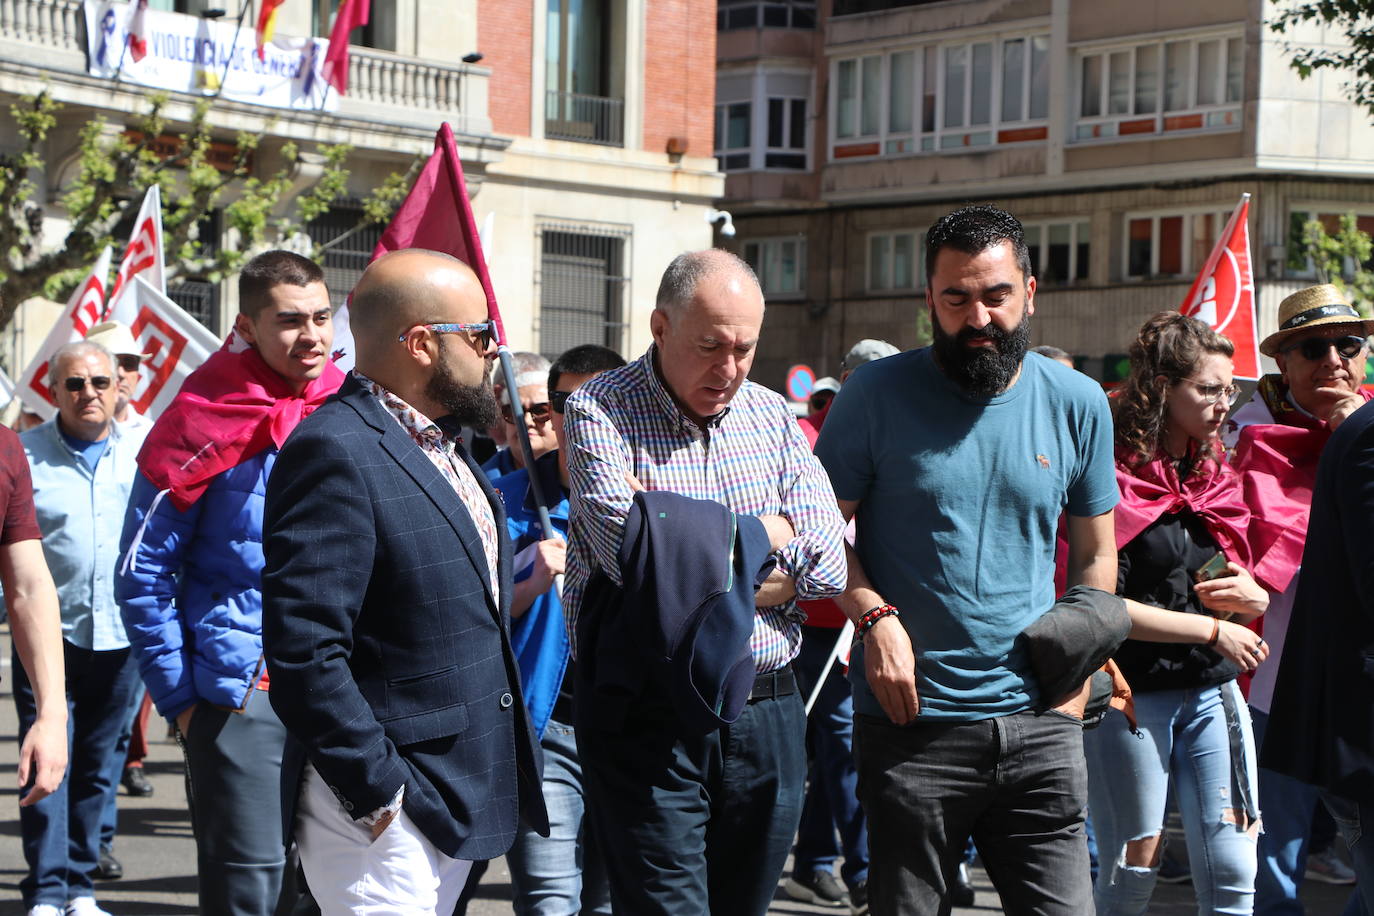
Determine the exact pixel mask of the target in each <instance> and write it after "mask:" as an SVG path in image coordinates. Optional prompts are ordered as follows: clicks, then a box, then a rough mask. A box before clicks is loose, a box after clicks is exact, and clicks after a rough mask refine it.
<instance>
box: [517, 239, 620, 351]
mask: <svg viewBox="0 0 1374 916" xmlns="http://www.w3.org/2000/svg"><path fill="white" fill-rule="evenodd" d="M538 235H539V251H540V258H539V279H538V285H539V352H540V353H543V354H544V355H545V356H547V357H549V358H550V359H552V358H554V357H556V356H557V355H558V354H560V353H562V352H564V351H565V350H568V349H570V348H572V347H575V346H578V345H579V344H588V343H594V344H600V345H601V346H603V347H609V348H610V349H612V350H615V351H616V352H620V351H621V350H622V349H623V348H624V345H625V328H626V327H627V324H626V314H627V312H626V297H627V293H628V290H629V285H630V278H629V277H628V276H626V264H627V263H628V256H627V252H626V248H627V247H628V244H629V240H630V233H629V231H628V230H624V229H620V228H617V227H608V228H603V227H597V226H585V225H563V224H558V223H544V224H542V225H541V226H540V227H539V230H538Z"/></svg>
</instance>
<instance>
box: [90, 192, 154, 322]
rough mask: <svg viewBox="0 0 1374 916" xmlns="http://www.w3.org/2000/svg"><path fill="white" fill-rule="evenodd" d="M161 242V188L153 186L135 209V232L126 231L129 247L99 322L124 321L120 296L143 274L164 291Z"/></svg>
mask: <svg viewBox="0 0 1374 916" xmlns="http://www.w3.org/2000/svg"><path fill="white" fill-rule="evenodd" d="M162 242H163V239H162V191H161V190H159V189H158V186H157V185H153V186H152V187H151V188H149V189H148V193H147V194H144V195H143V206H141V207H139V208H138V219H136V220H134V231H133V232H132V233H130V234H129V244H128V247H126V248H125V249H124V257H123V258H121V259H120V261H119V272H118V273H117V274H115V280H114V288H113V289H111V290H110V298H109V305H108V307H107V308H106V309H105V313H104V315H103V317H102V318H101V320H102V321H111V320H113V321H124V319H123V318H120V317H119V316H118V315H117V314H115V310H116V309H117V308H118V307H119V297H120V295H121V294H122V293H123V292H124V290H125V289H127V288H128V286H129V283H130V282H131V281H132V280H133V278H134V277H136V276H142V277H143V278H144V279H145V280H147V281H148V283H149V285H150V286H152V287H153V288H154V289H156V290H157V291H158V292H160V293H166V292H167V268H166V266H165V265H164V264H163V261H162ZM124 323H125V324H128V322H127V321H124Z"/></svg>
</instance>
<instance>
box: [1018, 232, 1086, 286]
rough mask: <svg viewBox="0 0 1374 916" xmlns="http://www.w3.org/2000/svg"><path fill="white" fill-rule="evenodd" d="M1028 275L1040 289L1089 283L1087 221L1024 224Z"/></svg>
mask: <svg viewBox="0 0 1374 916" xmlns="http://www.w3.org/2000/svg"><path fill="white" fill-rule="evenodd" d="M1023 228H1024V229H1025V232H1026V248H1027V249H1029V252H1030V262H1031V271H1032V272H1034V274H1035V281H1036V283H1037V284H1039V285H1041V286H1067V285H1069V284H1071V283H1077V282H1081V281H1084V280H1087V279H1088V264H1089V255H1090V252H1091V239H1092V231H1091V230H1092V227H1091V225H1090V224H1089V223H1088V222H1087V221H1086V220H1073V221H1068V222H1048V223H1025V224H1023Z"/></svg>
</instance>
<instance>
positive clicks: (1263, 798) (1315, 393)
mask: <svg viewBox="0 0 1374 916" xmlns="http://www.w3.org/2000/svg"><path fill="white" fill-rule="evenodd" d="M1371 332H1374V321H1371V320H1369V319H1366V318H1363V317H1362V316H1361V315H1360V314H1359V312H1358V311H1356V310H1355V308H1354V307H1353V306H1352V305H1351V303H1350V299H1349V298H1348V297H1346V296H1345V295H1343V294H1342V293H1341V292H1340V290H1338V289H1337V288H1336V287H1334V286H1331V285H1329V284H1323V285H1321V286H1312V287H1308V288H1306V289H1301V290H1298V291H1297V292H1295V293H1293V294H1292V295H1290V296H1288V297H1287V298H1286V299H1284V300H1283V302H1281V303H1280V304H1279V314H1278V330H1277V331H1275V332H1274V333H1273V334H1270V335H1269V336H1268V337H1266V338H1265V339H1264V340H1263V341H1261V342H1260V352H1261V353H1263V354H1265V355H1266V356H1271V357H1273V359H1274V362H1275V363H1277V364H1278V368H1279V371H1278V373H1277V374H1273V375H1266V376H1265V377H1264V378H1262V379H1260V383H1259V387H1258V388H1257V389H1256V391H1255V394H1254V397H1253V398H1251V400H1250V401H1249V402H1248V403H1246V404H1244V405H1243V406H1242V407H1241V408H1240V409H1238V410H1237V411H1236V413H1235V415H1234V417H1233V418H1232V426H1233V429H1234V431H1233V433H1232V436H1233V440H1234V441H1235V448H1236V454H1235V462H1234V463H1235V466H1236V470H1237V471H1238V472H1239V473H1240V475H1241V478H1242V480H1243V481H1244V482H1245V493H1246V500H1247V502H1248V503H1249V504H1250V509H1251V513H1252V521H1251V525H1250V541H1251V547H1252V550H1253V552H1254V555H1255V558H1256V561H1255V578H1256V579H1258V580H1259V581H1260V583H1261V584H1262V585H1264V586H1265V588H1266V590H1267V591H1268V592H1269V611H1268V613H1266V614H1265V615H1264V639H1265V641H1266V642H1267V643H1268V644H1269V647H1270V649H1269V653H1270V656H1271V661H1270V663H1269V664H1266V665H1261V666H1260V668H1259V670H1258V671H1257V672H1256V673H1255V677H1254V679H1253V680H1252V681H1251V684H1250V695H1249V702H1250V708H1251V718H1252V720H1253V721H1254V726H1255V744H1256V745H1257V746H1259V745H1260V744H1262V743H1263V741H1264V735H1265V732H1266V731H1267V725H1268V721H1269V715H1270V712H1271V710H1272V711H1274V712H1275V714H1276V715H1277V711H1278V709H1279V708H1280V707H1281V706H1282V705H1283V704H1284V703H1285V701H1286V700H1287V701H1290V702H1291V698H1285V697H1283V696H1281V695H1280V694H1279V693H1277V692H1276V691H1275V683H1276V679H1277V676H1278V670H1279V659H1280V658H1281V657H1282V655H1283V649H1284V644H1285V641H1286V636H1287V633H1288V627H1289V622H1290V620H1292V615H1293V603H1294V598H1295V595H1296V591H1297V581H1298V576H1297V573H1298V563H1299V560H1300V558H1301V556H1302V551H1303V544H1304V542H1305V540H1306V537H1307V521H1308V515H1309V512H1310V510H1311V500H1312V487H1313V485H1314V483H1315V481H1316V473H1317V461H1318V459H1319V458H1320V457H1321V453H1322V451H1323V450H1325V448H1326V443H1327V440H1328V439H1330V438H1331V433H1332V431H1333V430H1335V429H1336V428H1337V427H1339V426H1340V425H1341V424H1342V423H1343V422H1344V421H1345V420H1346V418H1347V417H1349V416H1350V415H1351V414H1352V413H1354V412H1355V411H1356V410H1357V409H1359V408H1360V407H1361V406H1362V405H1363V404H1364V403H1365V401H1367V400H1369V397H1370V396H1369V394H1368V393H1367V392H1366V391H1365V390H1364V389H1363V387H1362V383H1363V382H1364V378H1365V360H1366V358H1367V357H1368V355H1369V350H1368V347H1367V345H1366V337H1367V336H1368V335H1369V334H1370V333H1371ZM1290 740H1291V738H1290V736H1288V735H1283V734H1276V735H1275V736H1274V741H1273V742H1270V743H1271V744H1272V743H1274V742H1279V743H1282V742H1286V741H1290ZM1317 795H1318V792H1317V789H1315V788H1314V787H1312V786H1309V785H1307V784H1305V783H1302V782H1299V781H1298V780H1296V779H1293V778H1291V777H1289V776H1287V775H1284V774H1282V773H1278V772H1275V771H1273V770H1270V769H1265V768H1263V767H1262V768H1261V769H1260V771H1259V806H1260V810H1262V811H1263V812H1264V832H1263V833H1262V834H1260V839H1259V870H1258V873H1257V875H1256V878H1255V912H1256V913H1257V914H1259V913H1270V912H1290V911H1293V910H1296V909H1298V908H1299V907H1300V904H1299V903H1298V889H1299V887H1300V886H1301V884H1302V880H1303V876H1304V872H1305V871H1306V870H1307V866H1308V865H1311V866H1312V867H1314V868H1315V869H1316V870H1317V872H1318V873H1320V874H1322V876H1323V879H1324V880H1329V881H1330V880H1334V881H1336V882H1340V883H1350V882H1351V881H1353V877H1354V876H1353V874H1352V873H1351V872H1350V870H1349V868H1348V867H1347V866H1345V865H1344V863H1342V862H1340V860H1339V859H1337V858H1335V857H1334V856H1333V855H1332V853H1331V850H1330V849H1329V843H1330V841H1331V840H1332V839H1334V837H1332V836H1327V837H1326V838H1325V840H1326V842H1325V843H1322V844H1321V846H1322V848H1316V847H1315V846H1314V848H1312V849H1311V850H1310V851H1309V849H1308V840H1309V838H1311V839H1314V840H1315V839H1316V838H1315V837H1309V834H1310V832H1311V825H1312V816H1313V812H1314V810H1315V809H1316V805H1317Z"/></svg>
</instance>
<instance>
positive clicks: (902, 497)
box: [816, 348, 1118, 720]
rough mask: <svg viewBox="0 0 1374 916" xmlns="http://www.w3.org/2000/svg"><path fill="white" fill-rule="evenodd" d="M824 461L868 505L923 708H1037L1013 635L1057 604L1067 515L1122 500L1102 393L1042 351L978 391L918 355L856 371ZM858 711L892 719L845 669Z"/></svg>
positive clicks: (951, 715) (866, 557)
mask: <svg viewBox="0 0 1374 916" xmlns="http://www.w3.org/2000/svg"><path fill="white" fill-rule="evenodd" d="M816 455H817V456H818V457H819V458H820V460H821V463H822V464H824V465H825V469H826V470H827V471H828V472H829V473H830V482H831V483H832V484H833V485H834V488H835V495H836V496H837V497H839V498H840V499H845V500H858V501H859V508H858V512H857V515H856V519H857V521H856V526H855V527H856V531H855V533H856V536H855V549H856V550H857V551H858V553H859V557H860V558H861V559H862V561H863V565H864V569H865V571H866V572H867V573H868V576H869V579H870V580H871V581H872V582H873V585H874V587H875V588H876V589H877V590H878V593H879V594H880V595H882V596H883V598H884V599H885V600H887V601H888V602H890V603H892V604H894V605H896V606H897V608H898V609H899V610H900V611H901V618H900V619H901V621H902V624H903V625H904V626H905V627H906V629H907V632H908V633H910V634H911V641H912V645H913V647H914V648H915V651H916V690H917V693H918V695H919V696H920V700H921V716H922V717H924V718H930V719H966V720H972V719H985V718H989V717H992V716H1001V715H1008V714H1010V713H1014V712H1019V711H1021V710H1023V709H1028V708H1030V707H1032V706H1034V705H1035V704H1036V703H1037V702H1038V691H1037V689H1036V685H1035V681H1034V676H1033V675H1032V674H1031V670H1030V665H1029V660H1028V659H1027V658H1026V656H1025V653H1024V651H1023V650H1022V649H1020V648H1019V647H1018V646H1017V644H1016V637H1017V635H1018V634H1020V632H1021V631H1022V630H1024V629H1025V628H1026V627H1027V626H1028V625H1029V624H1030V623H1031V622H1032V621H1034V620H1036V619H1037V618H1038V617H1039V616H1040V615H1041V614H1043V613H1044V612H1045V611H1047V610H1049V608H1050V606H1051V605H1053V604H1054V599H1055V594H1054V548H1055V532H1056V530H1057V527H1058V522H1059V517H1060V515H1061V513H1062V512H1063V511H1064V510H1065V509H1067V510H1068V512H1069V514H1070V515H1076V516H1084V517H1090V516H1094V515H1101V514H1102V513H1103V512H1106V511H1107V510H1108V509H1111V508H1112V507H1113V506H1115V505H1116V503H1117V499H1118V493H1117V487H1116V475H1115V472H1114V470H1113V464H1112V420H1111V415H1110V413H1109V411H1108V409H1107V399H1106V397H1105V395H1104V394H1103V393H1102V389H1101V388H1100V387H1099V386H1098V385H1097V383H1096V382H1094V381H1093V380H1092V379H1089V378H1088V377H1087V376H1085V375H1082V374H1081V373H1078V372H1075V371H1074V370H1072V369H1069V368H1068V367H1066V366H1063V365H1061V364H1059V363H1056V362H1055V361H1054V360H1051V359H1046V358H1045V357H1042V356H1040V355H1039V354H1035V353H1030V354H1027V356H1026V359H1025V363H1024V364H1023V366H1022V369H1021V375H1020V377H1019V378H1018V379H1017V381H1016V384H1014V385H1013V386H1012V387H1011V388H1010V389H1009V390H1007V391H1005V392H1003V393H1002V394H1000V395H997V396H996V397H993V398H975V397H973V396H971V395H969V394H968V393H966V392H965V391H964V390H963V389H961V388H960V387H959V386H958V385H956V384H955V383H954V382H952V381H950V380H949V379H948V378H946V377H945V375H944V374H943V373H942V372H941V371H940V370H939V368H938V367H937V366H936V365H935V362H934V360H933V358H932V356H931V352H930V350H929V349H928V348H927V349H922V350H912V351H909V352H906V353H900V354H897V355H896V356H890V357H888V358H886V359H881V360H877V361H875V362H872V363H869V364H867V365H864V366H861V367H860V368H859V369H858V370H857V371H856V372H855V373H854V374H853V375H851V376H850V377H849V379H848V380H847V381H846V382H845V385H844V388H843V389H842V390H841V391H840V394H839V396H838V397H836V398H835V401H834V403H833V404H832V405H831V407H830V414H829V415H828V416H827V417H826V420H825V426H824V427H823V428H822V430H821V436H820V440H819V441H818V442H817V443H816ZM849 670H850V678H851V680H852V681H853V684H854V709H855V711H856V712H858V713H863V714H868V715H874V716H883V715H884V713H883V711H882V708H881V707H880V706H879V705H878V701H877V699H875V698H874V696H873V693H872V691H870V690H869V689H868V684H867V683H866V682H865V680H864V665H863V650H862V647H860V646H856V647H855V650H854V656H853V658H852V660H851V663H850V669H849Z"/></svg>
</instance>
